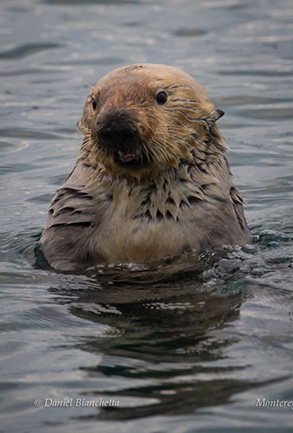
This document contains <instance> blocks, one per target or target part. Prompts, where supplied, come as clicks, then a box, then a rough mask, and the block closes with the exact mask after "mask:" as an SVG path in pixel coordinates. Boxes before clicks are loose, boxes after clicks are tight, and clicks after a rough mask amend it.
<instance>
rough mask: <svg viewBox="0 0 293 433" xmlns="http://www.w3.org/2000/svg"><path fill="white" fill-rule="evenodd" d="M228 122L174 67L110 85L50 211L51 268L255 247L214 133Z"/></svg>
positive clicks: (46, 235) (131, 74) (44, 244)
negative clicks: (219, 123)
mask: <svg viewBox="0 0 293 433" xmlns="http://www.w3.org/2000/svg"><path fill="white" fill-rule="evenodd" d="M223 114H224V113H223V112H222V111H221V110H217V109H216V108H215V107H214V105H213V104H212V102H211V101H210V100H209V98H208V95H207V92H206V91H205V89H204V88H203V87H202V86H201V85H200V84H198V83H197V82H196V81H195V80H194V79H193V78H192V77H191V76H189V75H188V74H186V73H184V72H182V71H181V70H179V69H176V68H174V67H171V66H166V65H153V64H140V65H132V66H126V67H124V68H119V69H116V70H114V71H112V72H110V73H109V74H107V75H106V76H105V77H103V78H102V79H101V80H100V81H99V82H98V83H97V84H96V86H95V87H93V88H92V90H91V92H90V94H89V96H88V98H87V100H86V103H85V107H84V112H83V116H82V118H81V120H80V122H79V123H78V128H79V130H80V131H81V132H82V133H83V134H84V140H83V143H82V146H81V151H80V157H79V158H78V160H77V162H76V165H75V167H74V169H73V171H72V173H71V174H70V175H69V177H68V178H67V180H66V181H65V182H64V184H63V185H62V187H61V188H60V189H59V190H58V191H57V192H56V195H55V197H54V198H53V200H52V202H51V205H50V208H49V217H48V221H47V224H46V226H45V229H44V232H43V234H42V237H41V249H42V252H43V254H44V256H45V258H46V260H47V261H48V263H49V264H50V265H51V266H52V267H53V268H55V269H58V270H78V269H83V268H85V267H88V266H92V265H95V264H98V263H103V262H104V263H121V262H136V263H150V262H153V261H156V260H158V259H163V258H167V257H171V256H176V255H179V254H181V253H182V252H184V251H186V250H195V251H198V252H200V251H203V250H206V249H211V248H213V247H217V246H223V245H232V246H233V245H244V244H246V243H248V242H250V234H249V230H248V228H247V224H246V221H245V217H244V213H243V206H242V205H243V200H242V198H241V197H240V195H239V193H238V191H237V189H236V188H235V186H234V185H233V183H232V179H231V172H230V169H229V165H228V162H227V160H226V157H225V155H224V152H225V150H226V149H227V145H226V143H225V141H224V140H223V138H222V136H221V134H220V133H219V130H218V128H217V126H216V121H217V120H218V119H219V118H220V117H221V116H222V115H223Z"/></svg>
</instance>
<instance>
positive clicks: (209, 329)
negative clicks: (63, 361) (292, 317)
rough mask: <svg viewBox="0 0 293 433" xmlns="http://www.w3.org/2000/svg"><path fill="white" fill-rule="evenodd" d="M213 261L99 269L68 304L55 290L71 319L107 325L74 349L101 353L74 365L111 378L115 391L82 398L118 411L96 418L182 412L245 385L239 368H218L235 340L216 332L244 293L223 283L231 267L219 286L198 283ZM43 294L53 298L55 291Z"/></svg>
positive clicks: (226, 397) (216, 402)
mask: <svg viewBox="0 0 293 433" xmlns="http://www.w3.org/2000/svg"><path fill="white" fill-rule="evenodd" d="M222 254H223V252H222ZM189 259H190V258H189ZM216 259H219V253H218V255H217V254H211V255H207V256H202V257H201V259H200V260H198V261H197V262H196V265H195V263H194V261H193V262H192V264H191V263H190V264H189V266H190V267H189V269H188V267H187V262H186V260H187V259H186V260H185V261H184V260H183V261H180V263H177V264H173V265H172V264H169V265H166V264H165V265H161V266H160V267H159V268H157V269H152V270H144V269H136V270H135V269H133V268H131V266H129V267H128V269H127V267H126V266H125V267H124V268H123V267H115V268H112V269H111V268H110V269H107V268H106V269H105V268H104V269H103V268H100V269H99V275H96V276H92V277H91V284H90V285H89V286H88V287H87V288H83V289H82V290H80V291H78V293H77V292H76V290H74V292H73V293H72V297H73V299H74V300H73V301H70V289H69V288H68V286H66V287H65V288H64V289H63V293H64V296H65V297H66V300H67V302H69V310H70V312H71V313H72V314H73V315H74V316H76V317H79V318H82V319H86V320H89V321H91V322H94V323H96V324H97V325H101V324H103V325H109V330H108V331H106V332H105V333H104V334H103V335H100V334H99V335H98V336H97V337H95V336H94V335H93V336H90V337H87V336H85V337H84V338H83V339H82V341H81V342H79V345H78V347H79V348H80V349H82V350H84V351H88V352H90V353H92V354H97V355H101V354H102V355H103V359H102V361H101V362H100V363H99V364H98V365H94V366H87V367H85V366H81V369H82V370H83V372H85V373H86V374H87V377H88V378H101V377H104V378H105V379H106V378H107V377H111V378H112V379H113V378H116V379H117V387H116V389H115V390H113V389H111V386H110V388H108V386H107V381H106V380H105V381H104V382H103V385H102V388H101V389H94V390H91V391H90V392H88V391H87V392H84V393H83V395H84V396H85V397H86V398H90V397H91V398H93V397H95V398H99V397H104V398H105V397H107V398H109V399H110V398H115V399H116V400H119V401H120V403H121V404H120V406H119V407H104V408H100V411H99V414H98V415H97V416H98V418H106V419H120V420H122V419H134V418H138V417H144V416H150V415H155V414H177V415H178V414H190V413H194V412H195V411H196V410H198V409H199V408H202V407H206V406H213V405H219V404H224V403H226V402H227V401H229V398H230V397H231V395H233V394H234V393H235V392H239V391H242V390H245V389H249V388H251V387H252V384H251V383H250V381H248V380H238V379H237V372H238V370H239V369H242V368H244V367H240V366H237V365H235V366H233V365H229V364H228V363H226V364H225V354H224V350H225V349H226V348H227V347H229V346H230V345H232V344H234V343H235V342H237V339H235V336H234V337H231V336H230V337H229V336H227V337H226V338H224V337H222V338H219V334H218V332H217V331H220V330H222V329H224V328H229V325H230V324H231V323H232V322H233V321H235V320H237V319H238V318H239V310H240V307H241V304H242V302H243V301H244V300H245V298H246V297H247V295H248V293H247V290H246V289H245V285H243V284H242V286H241V287H242V288H241V289H239V288H240V285H239V286H238V285H237V284H236V285H235V284H230V285H229V279H230V280H231V282H233V283H235V281H234V280H235V276H234V275H233V269H234V268H235V263H234V264H232V262H231V263H230V268H231V272H230V273H227V281H226V282H225V283H224V282H223V280H222V281H221V282H220V280H219V284H218V285H217V284H216V285H215V286H213V288H212V289H211V286H209V285H205V284H204V283H203V281H202V280H203V274H204V272H206V271H208V269H209V268H211V265H212V263H214V262H215V261H216ZM234 262H235V260H234ZM236 262H237V260H236ZM237 278H238V277H237V276H236V281H237ZM51 291H52V293H54V294H55V295H56V294H58V295H60V293H62V288H60V287H59V288H58V289H51ZM59 301H60V298H59ZM223 360H224V362H223V363H221V362H220V361H223ZM121 379H122V381H121ZM120 381H121V382H122V386H121V384H120ZM207 383H208V386H207ZM258 386H259V384H258ZM81 418H84V417H81Z"/></svg>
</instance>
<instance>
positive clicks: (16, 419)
mask: <svg viewBox="0 0 293 433" xmlns="http://www.w3.org/2000/svg"><path fill="white" fill-rule="evenodd" d="M0 37H1V47H0V80H1V81H0V83H1V93H0V95H1V96H0V98H1V105H0V114H1V125H0V157H1V162H0V175H1V176H0V182H1V183H0V188H1V201H0V218H1V230H0V242H1V253H0V260H1V262H0V282H1V307H0V311H1V316H0V327H1V340H0V354H1V358H0V359H1V363H0V372H1V376H2V380H1V394H0V399H1V406H2V412H1V416H0V432H5V433H6V432H15V433H18V432H20V433H25V432H41V433H49V432H50V433H51V432H56V433H57V432H58V433H59V432H60V433H63V432H103V433H104V432H109V433H112V432H113V433H116V432H117V431H119V432H130V433H137V432H147V433H166V432H168V433H169V432H174V433H193V432H211V433H212V432H217V433H218V432H233V433H234V432H250V431H251V432H260V431H262V432H274V433H275V432H291V431H292V426H293V410H292V409H290V408H288V407H280V406H279V407H260V406H256V402H257V399H260V401H262V399H263V398H265V399H266V400H265V401H271V400H272V401H275V402H276V404H277V400H278V399H279V401H281V402H284V401H291V402H292V401H293V378H292V372H293V359H292V358H293V356H292V355H293V338H292V320H293V316H292V293H293V285H292V252H293V242H292V210H293V206H292V195H293V194H292V186H293V175H292V163H293V152H292V143H293V122H292V117H293V116H292V115H293V68H292V66H293V3H292V0H278V1H275V0H258V1H257V0H256V1H248V0H223V1H221V0H218V1H216V0H182V1H180V0H177V1H176V0H168V1H167V0H161V1H157V2H155V1H152V0H150V1H148V0H144V1H143V0H141V1H136V0H132V1H131V0H129V1H127V0H125V1H123V0H121V1H119V0H116V1H115V0H112V1H111V0H110V1H107V0H104V1H102V0H101V1H93V0H92V1H81V0H80V1H78V0H75V1H73V0H71V1H70V0H63V1H57V0H18V1H17V0H2V1H1V2H0ZM135 62H153V63H166V64H171V65H174V66H178V67H182V68H183V69H184V70H185V71H186V72H188V73H190V74H192V75H193V76H194V77H195V78H197V79H198V81H199V82H200V83H202V84H203V85H204V86H205V87H206V88H207V89H208V92H209V95H210V97H211V99H212V100H213V101H214V102H215V104H216V106H217V107H218V108H221V109H223V110H224V111H225V112H226V115H225V116H224V118H223V119H221V121H220V122H219V126H220V129H221V131H222V133H223V135H224V136H225V138H226V140H227V143H228V144H229V146H230V148H231V151H230V154H229V161H230V163H231V166H232V170H233V173H234V176H235V182H236V184H237V185H238V186H239V188H240V189H241V191H242V194H243V195H244V197H245V198H246V200H247V206H246V215H247V219H248V222H249V226H250V228H251V230H252V232H253V235H254V236H255V241H256V243H255V244H254V245H253V246H252V247H250V248H246V249H243V250H238V251H235V252H220V251H218V252H216V253H215V254H214V255H206V256H202V257H200V258H196V257H194V258H192V259H190V258H189V259H188V260H187V259H186V258H182V260H181V261H179V262H178V263H176V264H174V263H173V264H172V263H169V264H168V263H166V264H164V265H162V266H161V267H160V268H158V269H151V270H144V269H142V268H139V267H137V266H135V265H128V266H121V267H116V268H103V267H101V268H99V269H97V270H96V271H95V272H93V271H92V272H89V273H88V274H87V275H70V274H67V275H65V274H62V273H59V274H56V273H54V272H48V271H44V270H42V269H38V268H36V267H35V255H34V249H35V246H36V244H37V240H38V238H39V235H40V232H41V230H42V227H43V225H44V223H45V219H46V209H47V205H48V203H49V200H50V197H51V194H52V193H53V192H54V190H55V189H56V188H57V187H58V186H59V185H60V184H61V182H62V180H63V179H64V178H65V176H66V175H67V174H68V173H69V172H70V170H71V168H72V166H73V164H74V160H75V157H76V156H77V154H78V148H79V145H80V143H81V136H80V135H79V134H78V133H77V132H76V127H75V124H76V122H77V121H78V120H79V118H80V116H81V113H82V109H83V104H84V100H85V98H86V95H87V93H88V89H89V87H88V86H89V85H91V84H94V83H95V82H96V81H97V80H98V79H99V78H100V77H101V76H102V75H104V74H105V73H106V72H108V71H109V70H111V69H114V68H115V67H119V66H122V65H125V64H130V63H135ZM46 398H48V399H49V398H50V399H52V401H65V400H67V401H69V402H70V401H71V400H70V399H72V406H71V407H44V403H45V401H46V400H45V399H46ZM36 399H40V400H41V401H42V402H41V403H40V405H39V403H38V402H37V403H35V405H34V401H35V400H36ZM76 399H82V400H81V401H83V402H85V401H94V402H96V401H97V402H99V401H100V399H103V401H104V402H105V401H108V402H110V401H114V402H115V403H116V404H117V402H118V403H119V406H113V404H112V406H111V407H108V408H107V407H85V406H81V405H78V403H77V402H79V401H80V400H76ZM48 401H50V400H48ZM292 404H293V402H292ZM38 405H39V407H36V406H38Z"/></svg>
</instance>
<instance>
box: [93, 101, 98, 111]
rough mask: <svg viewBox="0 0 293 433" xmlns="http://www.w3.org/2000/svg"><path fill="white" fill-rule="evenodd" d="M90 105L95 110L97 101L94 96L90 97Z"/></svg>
mask: <svg viewBox="0 0 293 433" xmlns="http://www.w3.org/2000/svg"><path fill="white" fill-rule="evenodd" d="M92 106H93V110H94V111H95V110H96V108H97V101H96V100H95V99H94V98H92Z"/></svg>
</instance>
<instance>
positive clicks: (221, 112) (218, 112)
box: [216, 108, 225, 121]
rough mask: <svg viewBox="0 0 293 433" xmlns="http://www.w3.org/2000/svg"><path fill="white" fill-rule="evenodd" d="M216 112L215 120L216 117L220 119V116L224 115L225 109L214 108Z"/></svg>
mask: <svg viewBox="0 0 293 433" xmlns="http://www.w3.org/2000/svg"><path fill="white" fill-rule="evenodd" d="M216 113H217V114H218V117H217V119H216V121H217V120H218V119H220V118H221V117H223V116H224V114H225V111H223V110H220V109H219V108H218V109H217V110H216Z"/></svg>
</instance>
